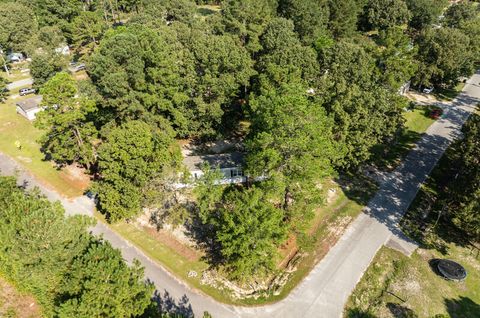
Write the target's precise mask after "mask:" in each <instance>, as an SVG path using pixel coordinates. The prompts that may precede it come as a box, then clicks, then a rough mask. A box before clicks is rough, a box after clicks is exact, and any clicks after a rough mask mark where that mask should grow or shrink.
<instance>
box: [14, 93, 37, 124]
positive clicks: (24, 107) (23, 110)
mask: <svg viewBox="0 0 480 318" xmlns="http://www.w3.org/2000/svg"><path fill="white" fill-rule="evenodd" d="M41 103H42V96H41V95H38V96H35V97H31V98H28V99H24V100H22V101H20V102H17V114H20V115H22V116H23V117H25V118H27V119H28V120H34V119H35V117H36V115H37V113H38V112H39V111H41V110H43V107H42V106H40V104H41Z"/></svg>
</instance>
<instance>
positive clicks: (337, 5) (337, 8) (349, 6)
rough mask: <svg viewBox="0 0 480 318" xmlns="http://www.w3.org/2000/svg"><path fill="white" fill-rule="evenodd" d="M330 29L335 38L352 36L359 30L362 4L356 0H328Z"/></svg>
mask: <svg viewBox="0 0 480 318" xmlns="http://www.w3.org/2000/svg"><path fill="white" fill-rule="evenodd" d="M328 6H329V11H330V18H329V21H328V29H329V30H330V32H331V33H332V35H333V36H334V37H335V38H343V37H349V36H352V35H353V34H354V33H355V31H356V30H357V22H358V14H359V12H360V10H361V7H360V5H359V4H358V3H357V1H355V0H342V1H338V0H328Z"/></svg>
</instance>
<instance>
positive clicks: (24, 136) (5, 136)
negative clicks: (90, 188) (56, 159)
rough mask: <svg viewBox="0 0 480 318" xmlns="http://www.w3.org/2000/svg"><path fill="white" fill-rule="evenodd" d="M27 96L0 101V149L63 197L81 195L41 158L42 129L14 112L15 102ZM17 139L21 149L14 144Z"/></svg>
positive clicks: (65, 176) (82, 189)
mask: <svg viewBox="0 0 480 318" xmlns="http://www.w3.org/2000/svg"><path fill="white" fill-rule="evenodd" d="M29 97H31V96H25V97H18V98H16V99H12V98H9V99H8V100H7V101H6V103H4V104H0V151H1V152H3V153H5V154H6V155H8V156H10V157H12V158H13V159H15V161H17V162H18V163H19V164H20V165H21V166H23V167H24V168H25V169H26V170H28V171H30V172H31V173H32V174H34V175H35V176H36V177H37V178H38V179H39V180H40V181H42V182H44V183H45V184H49V185H51V186H52V187H53V188H54V189H55V190H56V191H58V192H59V193H61V194H62V195H64V196H66V197H74V196H78V195H81V194H82V193H83V191H84V190H85V189H84V188H82V187H80V186H79V185H78V184H76V183H75V182H74V181H72V180H71V179H70V178H69V176H68V175H67V174H66V173H65V172H64V171H63V170H59V169H57V168H55V167H54V166H53V165H52V163H51V162H49V161H45V160H44V154H43V153H42V152H41V151H40V146H39V144H38V143H37V140H38V139H39V138H40V136H41V135H42V132H41V131H40V130H39V129H37V128H35V127H34V126H33V123H32V122H30V121H28V120H27V119H26V118H24V117H22V116H20V115H18V114H17V113H16V109H15V102H17V101H19V100H22V99H25V98H29ZM16 141H18V142H19V143H20V145H21V149H18V148H17V146H16V145H15V143H16Z"/></svg>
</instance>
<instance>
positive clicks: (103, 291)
mask: <svg viewBox="0 0 480 318" xmlns="http://www.w3.org/2000/svg"><path fill="white" fill-rule="evenodd" d="M64 213H65V211H64V210H63V208H62V206H61V204H60V203H59V202H55V203H52V202H50V201H49V200H48V199H47V198H46V197H44V196H42V195H40V193H39V191H38V190H37V189H35V190H32V191H25V190H24V189H23V188H21V187H18V186H17V184H16V180H15V178H13V177H0V244H1V245H0V271H1V272H2V276H4V277H6V278H7V279H8V280H9V281H13V282H14V283H15V285H16V286H17V287H19V288H20V289H21V290H24V291H26V292H29V293H32V294H33V295H34V296H35V298H36V299H37V300H38V301H39V302H40V304H41V305H42V314H43V315H45V316H46V317H110V316H115V317H132V316H139V315H141V314H142V313H143V312H144V310H145V309H146V307H147V306H148V305H149V304H150V302H151V300H150V298H151V295H152V291H153V287H152V285H151V284H150V283H145V281H144V279H143V269H142V268H140V266H139V263H138V262H137V261H134V263H133V266H132V267H129V266H127V264H126V263H125V262H124V260H123V258H122V256H121V254H120V252H119V251H118V250H114V249H113V248H112V247H111V246H110V244H108V243H105V242H103V241H99V240H98V239H97V238H96V237H94V236H93V235H91V234H89V233H88V232H87V228H88V227H90V226H92V225H93V219H90V218H87V217H85V216H78V215H77V216H74V217H65V215H64Z"/></svg>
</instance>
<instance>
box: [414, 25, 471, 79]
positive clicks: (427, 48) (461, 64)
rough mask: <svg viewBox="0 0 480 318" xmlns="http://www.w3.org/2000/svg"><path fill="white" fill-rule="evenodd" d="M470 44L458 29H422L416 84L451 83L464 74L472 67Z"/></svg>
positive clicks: (468, 72) (419, 40)
mask: <svg viewBox="0 0 480 318" xmlns="http://www.w3.org/2000/svg"><path fill="white" fill-rule="evenodd" d="M446 43H448V45H447V44H446ZM470 45H471V44H470V39H469V37H468V36H467V35H465V34H463V32H462V31H460V30H458V29H453V28H439V29H433V30H428V31H425V32H424V33H423V34H422V36H421V37H420V38H419V39H418V46H419V49H418V59H419V61H420V69H419V72H418V73H417V75H416V77H415V83H416V84H418V85H431V84H447V85H450V86H454V85H455V83H457V82H458V78H459V77H460V76H467V75H469V74H471V73H472V71H473V69H474V66H473V62H474V58H473V56H472V51H471V50H470Z"/></svg>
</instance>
